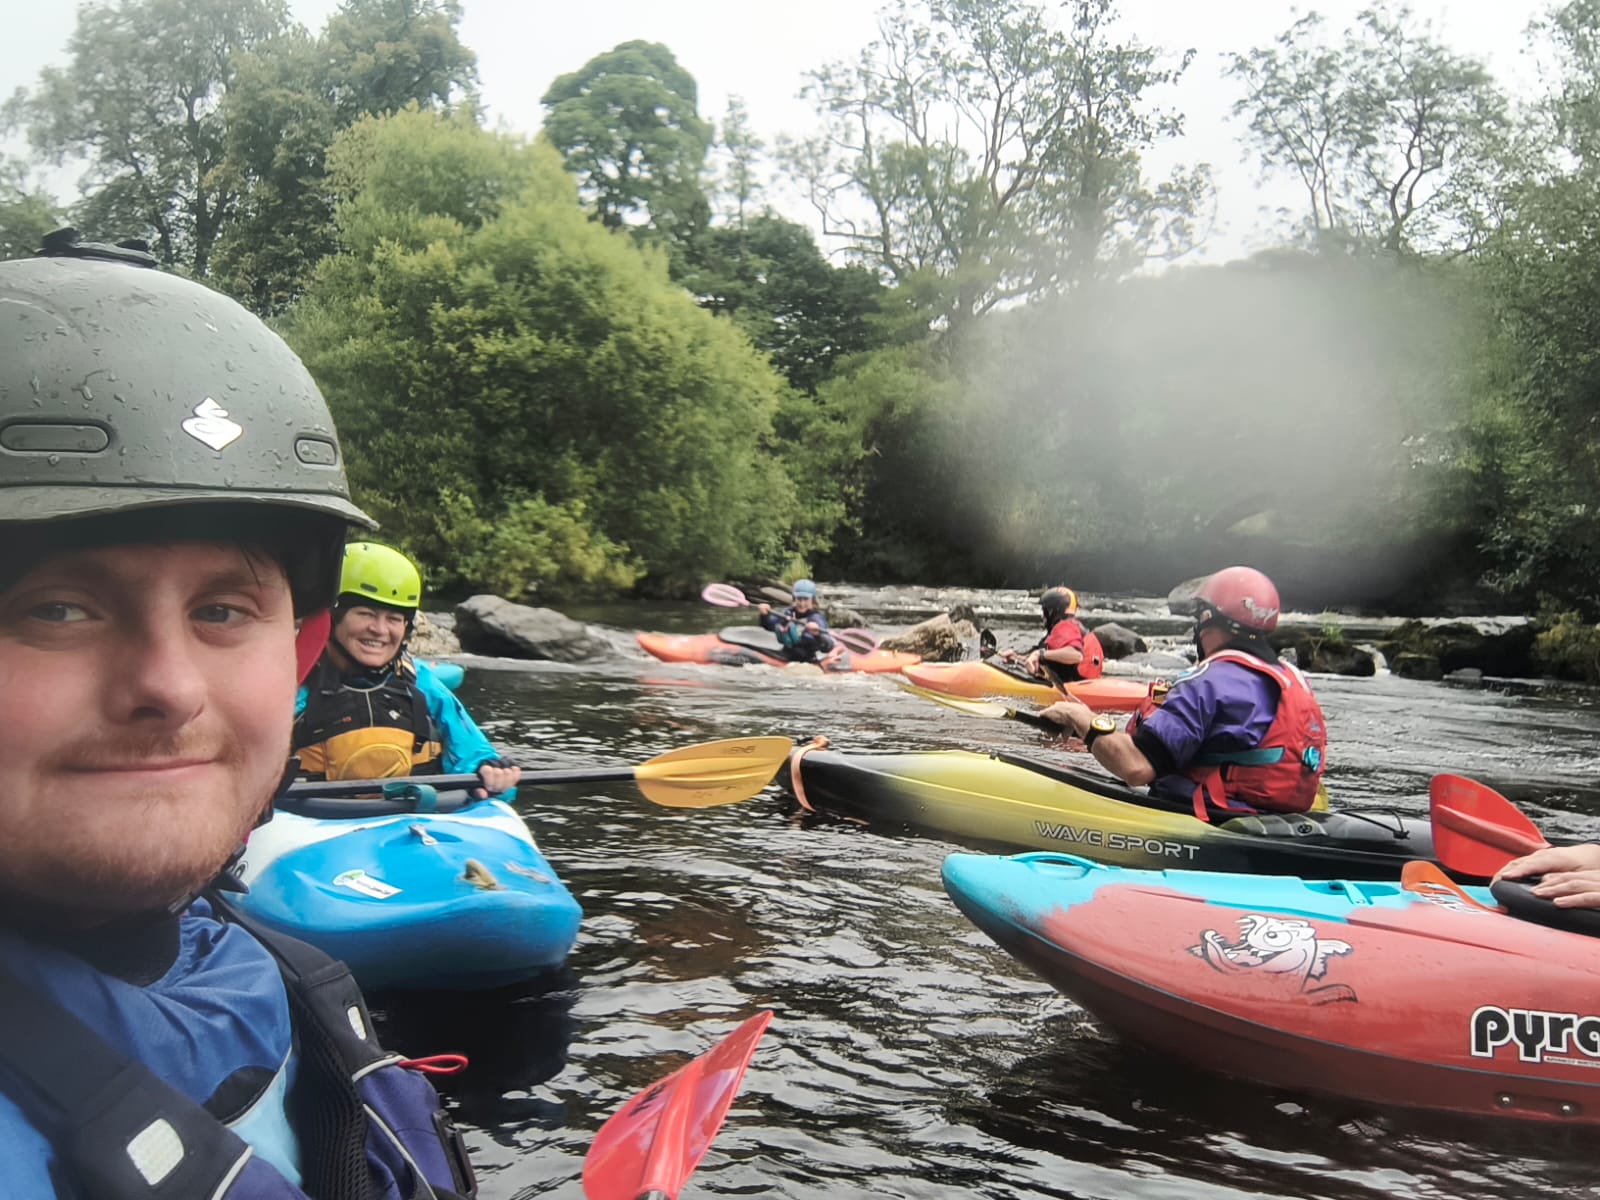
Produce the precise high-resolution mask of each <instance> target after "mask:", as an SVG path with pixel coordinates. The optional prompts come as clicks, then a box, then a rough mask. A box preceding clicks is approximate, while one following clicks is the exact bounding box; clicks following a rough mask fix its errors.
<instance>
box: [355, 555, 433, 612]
mask: <svg viewBox="0 0 1600 1200" xmlns="http://www.w3.org/2000/svg"><path fill="white" fill-rule="evenodd" d="M339 596H340V598H341V600H342V599H343V598H344V597H346V596H358V597H360V598H361V599H363V600H376V601H377V602H378V603H379V604H387V605H388V606H389V607H391V608H407V609H411V610H413V611H415V610H416V608H417V607H418V606H419V605H421V603H422V573H421V572H420V571H418V570H417V566H416V564H415V563H413V562H412V561H411V560H410V559H409V558H407V557H406V556H405V555H404V554H401V553H400V551H398V550H396V549H394V547H392V546H380V545H379V544H378V543H377V542H351V543H350V544H349V545H348V546H346V547H345V548H344V568H343V570H341V571H340V573H339Z"/></svg>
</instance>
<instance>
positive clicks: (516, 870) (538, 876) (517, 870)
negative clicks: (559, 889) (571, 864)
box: [500, 862, 555, 883]
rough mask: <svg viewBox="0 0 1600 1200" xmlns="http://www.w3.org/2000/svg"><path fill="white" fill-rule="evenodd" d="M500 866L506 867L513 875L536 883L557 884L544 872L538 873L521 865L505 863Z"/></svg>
mask: <svg viewBox="0 0 1600 1200" xmlns="http://www.w3.org/2000/svg"><path fill="white" fill-rule="evenodd" d="M500 865H501V866H503V867H505V869H506V870H508V871H510V872H511V873H512V874H513V875H521V876H522V877H523V878H524V879H531V880H533V881H534V882H535V883H553V882H555V881H554V880H553V879H551V878H550V876H548V875H546V874H545V873H544V872H543V871H536V870H534V869H533V868H532V867H525V866H523V865H522V864H521V863H517V862H504V863H501V864H500Z"/></svg>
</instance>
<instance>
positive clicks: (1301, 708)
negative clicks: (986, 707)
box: [1044, 567, 1328, 820]
mask: <svg viewBox="0 0 1600 1200" xmlns="http://www.w3.org/2000/svg"><path fill="white" fill-rule="evenodd" d="M1195 603H1196V609H1195V624H1194V640H1195V645H1196V647H1197V648H1198V649H1199V652H1200V662H1199V663H1198V664H1197V665H1196V666H1195V667H1194V668H1193V669H1192V670H1190V671H1188V672H1186V673H1185V674H1183V675H1181V676H1179V677H1178V678H1177V679H1176V680H1175V681H1174V682H1173V683H1172V685H1171V687H1170V689H1167V690H1166V691H1165V695H1164V696H1162V695H1161V694H1160V692H1161V690H1162V689H1161V687H1159V686H1152V688H1151V696H1150V698H1149V699H1147V700H1146V701H1145V704H1144V705H1143V707H1141V708H1140V710H1139V711H1138V712H1137V713H1135V714H1134V716H1133V719H1132V720H1131V721H1130V722H1129V723H1128V728H1127V730H1126V731H1123V730H1118V729H1117V726H1116V723H1115V722H1114V721H1113V720H1112V719H1111V718H1110V717H1107V716H1106V715H1104V714H1101V715H1099V716H1096V715H1095V714H1094V713H1093V712H1091V711H1090V710H1089V709H1088V707H1086V706H1085V705H1083V704H1081V703H1079V702H1078V701H1076V700H1063V701H1060V702H1059V703H1056V704H1052V705H1051V706H1050V707H1049V708H1047V709H1045V710H1044V715H1045V716H1047V717H1049V718H1050V719H1051V720H1053V721H1055V722H1057V723H1059V724H1060V725H1062V726H1063V727H1065V728H1066V729H1067V730H1069V731H1070V732H1071V733H1072V734H1074V735H1075V736H1077V737H1081V738H1083V740H1084V744H1085V746H1086V748H1087V749H1088V750H1089V752H1090V753H1091V754H1093V755H1094V757H1095V761H1096V762H1098V763H1100V765H1101V766H1103V767H1105V768H1106V769H1107V770H1108V771H1110V772H1111V773H1112V774H1113V775H1115V776H1117V778H1119V779H1121V780H1122V782H1123V783H1126V784H1128V785H1129V786H1131V787H1141V786H1143V785H1145V784H1149V785H1150V793H1151V795H1152V796H1153V797H1156V798H1158V799H1163V800H1171V801H1176V802H1179V803H1183V804H1186V805H1191V806H1192V807H1193V809H1194V812H1195V815H1196V816H1198V817H1200V818H1201V819H1202V820H1206V819H1208V818H1209V817H1210V816H1212V815H1214V814H1217V813H1227V812H1236V813H1238V812H1257V811H1265V812H1304V811H1305V810H1306V809H1309V808H1310V807H1311V806H1312V804H1313V803H1315V801H1316V796H1317V787H1318V785H1319V783H1320V782H1321V779H1322V771H1323V767H1324V766H1325V756H1326V751H1327V744H1328V733H1327V726H1326V724H1325V722H1324V720H1323V716H1322V709H1321V707H1320V706H1319V705H1318V704H1317V700H1316V697H1315V696H1313V695H1312V693H1311V688H1310V686H1309V685H1308V684H1307V683H1306V681H1305V677H1304V676H1302V675H1301V674H1300V672H1299V671H1298V670H1296V669H1295V668H1294V667H1293V666H1291V665H1290V664H1288V663H1285V662H1283V661H1281V660H1280V659H1279V658H1278V655H1277V652H1276V651H1274V650H1273V649H1272V647H1271V645H1269V644H1268V642H1267V634H1268V633H1270V632H1272V630H1273V629H1275V628H1277V625H1278V607H1279V604H1278V589H1277V588H1276V587H1274V586H1273V583H1272V580H1270V579H1268V578H1267V577H1266V576H1265V575H1263V574H1262V573H1261V572H1260V571H1257V570H1255V569H1253V568H1251V567H1228V568H1226V569H1224V570H1221V571H1218V572H1217V573H1216V574H1215V575H1212V576H1210V577H1209V578H1208V579H1206V581H1205V582H1204V583H1202V584H1201V585H1200V588H1199V590H1198V592H1197V594H1196V600H1195Z"/></svg>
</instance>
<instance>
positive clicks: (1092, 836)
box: [785, 747, 1433, 879]
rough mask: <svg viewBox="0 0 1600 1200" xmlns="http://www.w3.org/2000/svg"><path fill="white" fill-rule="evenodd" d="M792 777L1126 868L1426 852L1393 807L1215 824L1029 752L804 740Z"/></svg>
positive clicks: (1228, 867)
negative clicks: (818, 745)
mask: <svg viewBox="0 0 1600 1200" xmlns="http://www.w3.org/2000/svg"><path fill="white" fill-rule="evenodd" d="M785 779H786V782H787V784H788V787H789V789H790V790H791V791H793V792H794V793H795V795H796V797H797V798H798V799H800V800H801V803H802V805H803V806H804V807H806V808H810V809H812V810H814V811H817V812H826V813H832V814H834V815H836V816H841V817H846V818H850V819H852V820H856V821H862V822H865V823H866V824H868V825H869V826H876V827H880V828H885V827H887V828H910V829H915V830H919V831H924V832H930V833H935V834H939V835H941V836H945V837H949V838H953V839H956V840H958V841H961V842H963V843H966V844H968V845H971V846H974V847H982V848H994V849H1001V850H1008V851H1015V850H1031V849H1040V850H1066V851H1072V852H1075V853H1079V854H1083V855H1087V856H1088V857H1090V858H1093V859H1096V860H1099V861H1102V862H1107V863H1114V864H1117V865H1119V866H1125V867H1187V868H1192V869H1195V870H1202V871H1257V872H1261V873H1264V874H1274V875H1285V874H1289V875H1303V876H1307V877H1312V878H1321V879H1329V878H1339V877H1349V876H1351V875H1362V876H1370V877H1374V878H1383V877H1391V878H1397V877H1398V876H1399V874H1400V870H1401V868H1402V867H1403V866H1404V865H1405V863H1406V861H1407V860H1408V859H1413V858H1429V857H1431V856H1432V853H1433V836H1432V831H1431V830H1430V828H1429V825H1428V822H1427V821H1426V820H1422V819H1420V818H1416V817H1405V816H1400V815H1398V814H1395V813H1390V812H1371V813H1361V812H1313V813H1293V814H1280V813H1260V814H1256V815H1251V816H1243V817H1232V818H1228V819H1225V820H1222V821H1221V823H1219V824H1215V825H1211V824H1207V823H1206V822H1203V821H1200V820H1199V819H1197V818H1196V817H1195V816H1194V814H1193V813H1192V812H1187V811H1184V812H1180V811H1177V810H1176V809H1167V808H1158V807H1152V806H1151V805H1150V804H1149V803H1143V802H1141V801H1142V800H1143V799H1144V796H1143V793H1140V792H1136V791H1134V790H1132V789H1131V788H1127V787H1124V786H1122V785H1121V784H1120V783H1118V782H1117V781H1115V780H1112V779H1107V778H1104V777H1101V776H1097V775H1090V774H1088V773H1086V772H1082V771H1075V770H1073V769H1072V768H1070V767H1058V766H1055V765H1053V764H1050V763H1044V762H1040V761H1037V760H1034V759H1030V758H1027V757H1025V756H1022V755H1014V754H978V753H975V752H973V751H968V750H927V751H910V752H904V753H884V752H868V753H856V754H847V753H841V752H839V751H836V750H825V749H815V748H809V747H807V748H802V749H800V750H797V751H795V752H794V753H793V754H791V755H790V758H789V770H788V772H787V773H786V775H785Z"/></svg>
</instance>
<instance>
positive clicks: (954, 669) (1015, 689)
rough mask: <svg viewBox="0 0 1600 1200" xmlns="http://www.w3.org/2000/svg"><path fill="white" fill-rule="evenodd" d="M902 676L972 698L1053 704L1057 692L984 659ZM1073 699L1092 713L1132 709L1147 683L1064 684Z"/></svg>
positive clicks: (915, 668) (912, 669) (929, 666)
mask: <svg viewBox="0 0 1600 1200" xmlns="http://www.w3.org/2000/svg"><path fill="white" fill-rule="evenodd" d="M904 674H905V677H906V678H907V679H909V680H911V682H912V683H914V684H916V685H917V686H918V687H925V688H927V689H928V690H929V691H934V692H943V693H945V695H947V696H963V697H965V698H966V699H969V700H976V699H978V698H979V697H982V696H1015V697H1017V698H1019V699H1023V700H1033V701H1036V702H1037V703H1039V704H1054V703H1055V702H1056V701H1057V700H1059V699H1061V693H1060V692H1058V691H1056V689H1055V688H1053V687H1051V686H1050V685H1049V684H1048V683H1045V682H1043V681H1041V680H1036V679H1023V678H1021V677H1020V676H1017V675H1013V674H1011V673H1010V672H1009V671H1002V670H1001V669H1000V668H999V667H995V666H991V665H990V664H989V663H986V662H979V661H976V660H974V661H972V662H958V663H926V662H924V663H915V664H913V665H912V666H909V667H906V668H905V669H904ZM1066 687H1067V691H1068V693H1069V694H1071V696H1072V697H1073V698H1074V699H1076V700H1081V701H1083V703H1085V704H1087V705H1088V706H1089V707H1090V708H1092V709H1094V711H1095V712H1132V711H1133V710H1134V709H1136V708H1138V707H1139V704H1140V702H1141V701H1143V700H1144V698H1145V695H1146V693H1148V692H1149V690H1150V689H1149V686H1148V685H1146V684H1143V683H1140V682H1139V681H1138V680H1137V679H1120V678H1113V677H1111V676H1107V675H1102V676H1101V677H1100V678H1099V679H1083V680H1079V681H1078V682H1076V683H1069V684H1067V685H1066Z"/></svg>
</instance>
